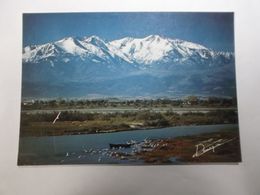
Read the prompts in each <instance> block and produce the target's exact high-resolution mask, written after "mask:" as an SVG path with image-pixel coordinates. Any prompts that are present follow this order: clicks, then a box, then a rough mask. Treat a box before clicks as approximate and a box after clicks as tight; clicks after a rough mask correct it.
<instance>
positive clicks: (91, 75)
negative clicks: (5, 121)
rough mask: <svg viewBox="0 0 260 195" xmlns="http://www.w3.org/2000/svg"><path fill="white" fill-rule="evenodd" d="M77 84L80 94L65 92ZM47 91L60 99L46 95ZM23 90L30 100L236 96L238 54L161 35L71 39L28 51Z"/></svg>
mask: <svg viewBox="0 0 260 195" xmlns="http://www.w3.org/2000/svg"><path fill="white" fill-rule="evenodd" d="M183 77H184V78H183ZM122 82H123V83H125V84H123V83H122ZM227 82H229V83H230V86H227V84H228V83H227ZM72 83H73V84H75V86H74V85H73V86H70V87H71V90H72V91H73V89H76V91H77V90H78V91H81V92H80V94H78V92H74V91H73V92H72V93H73V94H69V93H67V92H66V91H67V90H65V91H64V89H63V88H64V87H62V86H63V85H66V86H68V85H71V84H72ZM108 84H110V85H109V86H108ZM149 84H150V85H149ZM77 85H78V86H77ZM81 85H82V86H83V87H80V86H81ZM86 85H88V86H86ZM29 86H30V88H31V89H29ZM46 86H48V88H49V91H55V92H56V94H52V93H53V92H50V93H48V92H46V89H45V88H46ZM54 86H55V87H54ZM57 86H58V87H57ZM59 86H61V87H59ZM23 87H24V88H25V89H23V90H24V91H25V92H24V94H23V95H25V96H38V95H40V96H42V95H43V94H45V95H46V96H78V95H80V96H84V95H88V94H92V93H95V94H100V93H104V94H109V95H122V94H125V95H140V94H141V93H145V95H152V94H161V95H169V94H170V95H173V94H174V93H184V94H185V93H187V92H190V93H196V94H205V93H209V94H211V93H213V92H214V93H215V92H216V94H217V95H233V94H234V91H235V72H234V54H233V53H232V52H221V51H214V50H212V49H209V48H206V47H205V46H203V45H200V44H196V43H192V42H188V41H184V40H179V39H171V38H167V37H162V36H159V35H150V36H147V37H144V38H133V37H125V38H122V39H119V40H114V41H110V42H107V41H104V40H102V39H101V38H99V37H97V36H90V37H83V38H74V37H66V38H64V39H61V40H58V41H55V42H50V43H46V44H42V45H30V46H26V47H25V48H23ZM230 87H231V88H232V89H231V88H230ZM54 88H55V90H53V89H54ZM39 89H42V91H43V92H41V90H39ZM56 89H57V90H56ZM59 90H60V92H59ZM199 90H200V91H199Z"/></svg>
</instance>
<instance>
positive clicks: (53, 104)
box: [22, 96, 237, 110]
mask: <svg viewBox="0 0 260 195" xmlns="http://www.w3.org/2000/svg"><path fill="white" fill-rule="evenodd" d="M236 104H237V102H236V98H220V97H209V98H207V99H200V98H198V97H196V96H189V97H187V98H184V99H178V100H172V99H156V100H144V99H143V100H141V99H137V100H118V99H111V100H110V99H102V100H64V99H58V100H35V101H30V102H26V101H24V102H22V109H23V110H26V109H48V108H50V109H51V108H100V107H105V108H106V107H135V108H149V107H169V106H171V107H187V106H205V107H206V106H207V107H214V106H219V107H231V106H236Z"/></svg>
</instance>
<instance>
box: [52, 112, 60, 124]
mask: <svg viewBox="0 0 260 195" xmlns="http://www.w3.org/2000/svg"><path fill="white" fill-rule="evenodd" d="M60 113H61V112H59V113H58V115H57V116H56V118H55V119H54V121H53V122H52V124H54V123H56V120H58V119H59V116H60Z"/></svg>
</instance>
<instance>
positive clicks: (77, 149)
mask: <svg viewBox="0 0 260 195" xmlns="http://www.w3.org/2000/svg"><path fill="white" fill-rule="evenodd" d="M237 127H238V125H236V124H223V125H201V126H179V127H168V128H160V129H150V130H133V131H124V132H114V133H100V134H85V135H66V136H48V137H22V138H20V143H19V161H20V162H22V163H20V164H25V165H33V164H143V162H142V160H136V159H135V160H131V159H128V158H123V159H122V158H118V157H117V155H116V153H118V152H124V153H126V154H127V153H129V154H132V153H135V152H138V151H139V150H141V148H140V144H141V143H143V142H146V141H147V140H154V139H164V138H175V137H179V136H187V135H198V134H201V133H211V132H217V131H222V130H225V129H227V128H237ZM126 143H132V145H131V147H127V148H124V147H119V148H111V147H110V144H126ZM172 159H173V163H174V161H176V159H175V158H174V157H173V158H172Z"/></svg>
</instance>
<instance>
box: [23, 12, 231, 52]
mask: <svg viewBox="0 0 260 195" xmlns="http://www.w3.org/2000/svg"><path fill="white" fill-rule="evenodd" d="M151 34H158V35H161V36H166V37H170V38H179V39H183V40H188V41H192V42H195V43H200V44H202V45H204V46H206V47H209V48H212V49H214V50H221V51H234V26H233V14H232V13H192V12H191V13H184V12H183V13H182V12H179V13H167V12H164V13H160V12H158V13H156V12H154V13H149V12H147V13H138V12H137V13H134V12H133V13H57V14H54V13H48V14H24V15H23V46H26V45H31V44H42V43H46V42H51V41H56V40H59V39H62V38H64V37H68V36H73V37H83V36H91V35H97V36H99V37H100V38H102V39H104V40H106V41H110V40H115V39H120V38H123V37H127V36H130V37H138V38H141V37H145V36H148V35H151Z"/></svg>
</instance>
